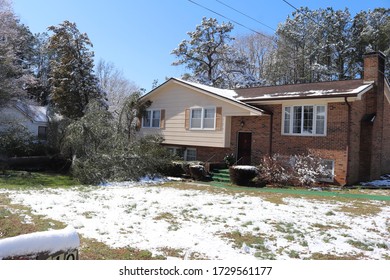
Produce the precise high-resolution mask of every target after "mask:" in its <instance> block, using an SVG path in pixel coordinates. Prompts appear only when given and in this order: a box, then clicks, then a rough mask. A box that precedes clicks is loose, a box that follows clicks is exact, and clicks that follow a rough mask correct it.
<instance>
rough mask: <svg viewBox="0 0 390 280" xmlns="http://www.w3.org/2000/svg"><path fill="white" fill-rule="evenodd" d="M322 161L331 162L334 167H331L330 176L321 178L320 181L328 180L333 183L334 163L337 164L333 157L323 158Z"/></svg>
mask: <svg viewBox="0 0 390 280" xmlns="http://www.w3.org/2000/svg"><path fill="white" fill-rule="evenodd" d="M321 161H322V162H325V161H328V162H330V163H331V164H332V169H331V172H330V176H329V177H323V178H319V179H318V181H320V182H327V183H333V182H334V165H335V161H334V160H333V159H322V160H321Z"/></svg>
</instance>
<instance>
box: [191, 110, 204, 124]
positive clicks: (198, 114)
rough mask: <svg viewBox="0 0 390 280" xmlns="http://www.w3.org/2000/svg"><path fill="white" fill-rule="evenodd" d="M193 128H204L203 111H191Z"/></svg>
mask: <svg viewBox="0 0 390 280" xmlns="http://www.w3.org/2000/svg"><path fill="white" fill-rule="evenodd" d="M191 128H202V109H192V110H191Z"/></svg>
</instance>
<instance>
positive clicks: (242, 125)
mask: <svg viewBox="0 0 390 280" xmlns="http://www.w3.org/2000/svg"><path fill="white" fill-rule="evenodd" d="M244 125H245V122H244V121H243V120H241V122H240V126H241V128H243V127H244Z"/></svg>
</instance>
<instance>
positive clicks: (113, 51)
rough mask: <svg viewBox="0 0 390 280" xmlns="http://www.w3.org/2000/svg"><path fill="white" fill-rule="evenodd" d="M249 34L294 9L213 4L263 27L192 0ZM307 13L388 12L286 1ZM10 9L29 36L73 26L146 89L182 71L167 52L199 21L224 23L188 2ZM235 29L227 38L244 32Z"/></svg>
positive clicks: (369, 2) (364, 1)
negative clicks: (54, 27) (327, 10)
mask: <svg viewBox="0 0 390 280" xmlns="http://www.w3.org/2000/svg"><path fill="white" fill-rule="evenodd" d="M193 1H194V2H197V3H198V4H200V5H203V6H205V7H207V8H209V9H212V10H213V11H215V12H218V13H220V14H222V15H224V16H226V17H228V18H230V19H232V20H234V21H237V22H239V23H240V24H243V25H245V26H247V27H249V28H251V29H254V30H257V31H261V32H265V33H268V34H273V32H274V31H273V30H272V29H276V28H277V25H278V23H280V22H283V21H285V19H286V18H287V16H288V15H291V13H292V12H294V8H292V7H291V6H289V5H288V4H287V3H285V2H284V1H282V0H268V1H265V0H219V1H221V2H223V3H225V4H227V5H229V6H231V7H234V8H235V9H237V10H239V11H241V12H243V13H245V14H247V15H249V16H251V17H253V18H255V19H256V20H258V21H260V22H262V23H264V24H265V25H268V26H269V27H271V28H272V29H271V28H268V27H265V26H264V25H261V24H259V23H258V22H256V21H253V20H251V19H249V18H247V17H245V16H243V15H241V14H239V13H237V12H235V11H233V10H231V9H229V8H228V7H226V6H224V5H223V4H221V3H220V2H218V1H216V0H193ZM287 2H289V3H290V4H292V5H293V6H295V7H297V8H299V7H302V6H304V7H309V8H310V9H318V8H326V7H333V8H334V9H342V10H344V8H346V7H348V9H349V10H350V12H351V14H352V16H354V15H355V14H356V13H357V12H359V11H361V10H368V9H374V8H376V7H385V8H389V7H390V0H346V1H340V0H327V1H325V0H311V1H309V0H306V1H303V0H288V1H287ZM13 3H14V10H15V13H16V14H17V16H19V18H20V20H21V22H22V23H24V24H26V25H27V26H29V28H30V30H31V31H32V32H33V33H38V32H44V31H46V29H47V27H48V26H50V25H58V24H59V23H61V22H63V21H64V20H69V21H72V22H75V23H76V24H77V27H78V29H79V30H80V31H81V32H85V33H87V34H88V36H89V38H90V40H91V41H92V43H93V45H94V47H93V50H94V52H95V60H96V62H97V61H98V60H99V59H104V60H105V61H109V62H113V63H114V64H115V66H116V67H117V68H118V69H120V70H122V71H123V73H124V75H125V77H126V78H128V79H129V80H132V81H134V82H135V83H136V84H137V85H139V86H140V87H143V88H145V89H147V90H150V89H151V86H152V82H153V80H154V79H158V81H159V83H162V82H164V81H165V78H166V77H179V76H181V74H183V73H184V72H185V69H184V68H183V67H177V66H171V64H172V62H173V61H174V60H175V56H174V55H171V54H170V53H171V51H172V50H173V49H174V48H176V47H177V45H178V44H179V43H180V42H181V41H182V40H184V39H186V38H188V37H187V32H188V31H193V30H194V29H195V26H196V25H198V24H200V22H201V20H202V17H213V18H217V19H218V21H219V22H222V21H225V22H226V21H227V19H225V18H222V17H221V16H219V15H216V14H214V13H213V12H211V11H208V10H206V9H204V8H201V7H199V6H197V5H195V4H193V3H191V2H190V1H188V0H66V1H65V0H13ZM250 32H251V31H249V30H248V29H246V28H244V27H241V26H238V25H235V29H234V31H233V35H236V34H246V33H250Z"/></svg>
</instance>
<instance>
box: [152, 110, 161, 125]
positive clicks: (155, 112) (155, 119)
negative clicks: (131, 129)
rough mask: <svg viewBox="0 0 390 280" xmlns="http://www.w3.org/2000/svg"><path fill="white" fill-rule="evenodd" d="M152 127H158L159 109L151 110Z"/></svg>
mask: <svg viewBox="0 0 390 280" xmlns="http://www.w3.org/2000/svg"><path fill="white" fill-rule="evenodd" d="M152 127H160V110H156V111H153V121H152Z"/></svg>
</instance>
